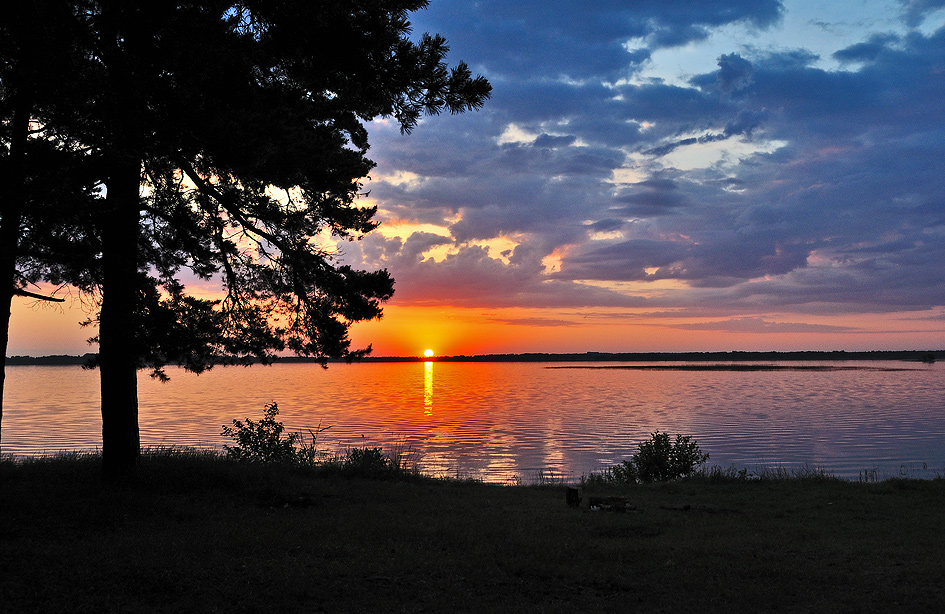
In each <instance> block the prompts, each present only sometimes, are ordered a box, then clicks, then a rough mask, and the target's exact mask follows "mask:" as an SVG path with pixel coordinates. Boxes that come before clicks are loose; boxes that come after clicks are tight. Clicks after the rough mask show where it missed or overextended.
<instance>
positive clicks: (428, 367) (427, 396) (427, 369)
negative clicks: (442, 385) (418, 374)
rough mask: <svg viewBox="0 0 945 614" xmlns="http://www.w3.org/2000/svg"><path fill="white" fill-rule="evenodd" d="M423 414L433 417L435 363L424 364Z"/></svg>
mask: <svg viewBox="0 0 945 614" xmlns="http://www.w3.org/2000/svg"><path fill="white" fill-rule="evenodd" d="M423 413H424V414H425V415H427V416H432V415H433V362H432V361H429V360H428V361H427V362H425V363H423Z"/></svg>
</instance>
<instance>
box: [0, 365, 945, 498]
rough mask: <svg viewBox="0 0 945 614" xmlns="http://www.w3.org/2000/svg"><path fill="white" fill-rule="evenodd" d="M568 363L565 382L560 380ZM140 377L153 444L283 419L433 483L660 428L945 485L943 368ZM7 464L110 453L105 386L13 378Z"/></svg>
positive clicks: (569, 460) (587, 368)
mask: <svg viewBox="0 0 945 614" xmlns="http://www.w3.org/2000/svg"><path fill="white" fill-rule="evenodd" d="M562 367H565V368H562ZM169 373H170V375H171V381H170V383H167V384H161V383H160V382H157V381H154V380H151V379H150V378H148V376H147V374H146V373H141V375H140V380H139V404H140V426H141V439H142V443H143V444H144V445H146V446H198V447H215V448H219V447H220V446H221V445H222V444H223V443H225V442H224V440H223V439H222V437H221V436H220V430H221V427H222V426H223V425H224V424H229V423H230V422H231V420H233V419H234V418H239V419H242V418H245V417H251V418H258V417H261V415H262V411H263V407H264V405H265V404H266V403H269V402H271V401H276V402H277V403H278V404H279V408H280V410H281V414H280V418H281V419H282V420H283V422H285V424H286V426H287V427H288V428H290V429H292V430H300V431H302V432H303V433H307V430H308V429H312V430H315V429H316V427H318V426H319V425H320V426H321V427H322V428H324V427H326V426H330V427H331V428H330V429H328V430H326V431H323V432H321V433H320V434H319V443H320V445H321V446H324V447H325V449H327V450H338V449H344V448H346V447H353V446H365V445H380V446H383V447H385V448H390V447H394V446H399V447H402V448H406V449H408V450H409V451H410V453H411V454H412V455H413V456H414V458H415V459H416V460H417V461H418V462H419V463H420V465H421V467H422V469H423V470H424V471H425V472H427V473H429V474H433V475H451V476H456V475H459V476H471V477H478V478H482V479H485V480H487V481H494V482H507V481H510V480H516V479H521V480H524V481H530V480H533V479H535V477H536V476H537V475H538V473H539V472H542V474H543V475H545V476H548V475H554V476H560V477H564V478H566V479H576V478H579V477H580V476H581V475H582V474H584V473H588V472H590V471H593V470H595V469H598V468H600V467H603V466H608V465H611V464H614V463H617V462H619V461H621V460H623V459H625V458H627V457H628V456H629V455H630V454H632V453H633V451H634V450H635V448H636V444H637V443H638V442H640V441H643V440H645V439H647V438H648V436H649V433H650V432H652V431H654V430H657V429H659V430H662V431H668V432H670V433H682V434H688V435H692V436H693V438H694V439H695V440H696V441H698V442H699V444H700V445H701V447H702V448H703V450H704V451H706V452H709V454H710V455H711V459H710V464H717V465H721V466H725V467H728V466H730V465H734V466H736V467H739V468H741V467H747V468H749V469H751V468H759V467H773V466H783V467H787V468H794V467H800V466H804V465H809V466H814V467H821V468H824V469H826V470H827V471H830V472H832V473H834V474H837V475H840V476H842V477H847V478H854V479H855V478H857V477H858V476H859V475H860V474H861V473H864V472H872V473H873V475H876V476H878V477H889V476H898V475H906V476H909V477H935V476H936V475H945V366H943V364H942V363H941V362H939V363H935V364H923V363H920V362H904V361H882V360H869V361H817V362H805V361H800V360H791V361H769V362H759V361H753V362H698V361H679V362H659V363H651V362H646V363H644V362H587V361H580V362H560V361H558V362H426V363H424V362H391V363H387V362H373V363H363V364H353V365H347V364H332V365H330V367H329V368H328V369H327V370H324V369H321V368H320V367H319V366H317V365H315V364H306V363H291V364H277V365H274V366H271V367H263V366H253V367H249V368H243V367H228V368H216V369H214V370H212V371H210V372H209V373H205V374H203V375H200V376H195V375H193V374H188V373H185V372H184V371H182V370H178V369H170V370H169ZM6 386H7V391H6V398H5V401H4V415H3V424H2V428H3V439H2V445H3V449H2V451H3V453H4V454H17V455H26V454H42V453H50V452H56V451H59V450H73V449H95V448H97V447H98V446H100V442H101V435H100V430H101V423H100V418H99V409H98V404H99V392H98V374H97V373H96V372H94V371H85V370H82V369H81V368H79V367H78V366H11V367H9V368H8V369H7V384H6Z"/></svg>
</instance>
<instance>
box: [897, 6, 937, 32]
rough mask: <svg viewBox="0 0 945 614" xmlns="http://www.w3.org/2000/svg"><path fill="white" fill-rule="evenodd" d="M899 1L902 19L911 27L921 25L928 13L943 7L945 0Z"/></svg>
mask: <svg viewBox="0 0 945 614" xmlns="http://www.w3.org/2000/svg"><path fill="white" fill-rule="evenodd" d="M899 3H900V4H902V16H903V20H904V21H905V22H906V25H908V26H909V27H911V28H915V27H917V26H919V25H921V23H922V22H923V21H925V18H926V16H927V15H928V14H929V13H931V12H933V11H937V10H938V9H940V8H942V7H945V0H899Z"/></svg>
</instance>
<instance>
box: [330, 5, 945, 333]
mask: <svg viewBox="0 0 945 614" xmlns="http://www.w3.org/2000/svg"><path fill="white" fill-rule="evenodd" d="M943 9H945V0H915V1H912V0H908V1H903V0H900V1H898V2H896V1H886V2H882V1H873V0H864V1H860V0H851V1H847V2H835V3H823V2H806V1H797V2H791V1H783V2H778V1H776V0H735V1H699V2H687V1H683V0H676V1H672V0H669V1H668V0H652V1H634V2H619V1H601V2H594V3H578V2H554V1H547V0H543V1H540V2H532V1H520V2H514V3H513V2H504V1H482V2H461V1H454V0H433V1H432V2H431V5H430V7H429V9H427V10H425V11H421V12H418V13H416V14H414V17H413V20H412V21H413V23H414V28H415V32H417V33H420V32H424V31H430V32H439V33H441V34H443V35H444V36H445V37H446V38H447V39H448V40H449V41H450V45H451V53H450V59H451V61H453V62H455V61H457V60H460V59H462V60H464V61H466V62H467V63H468V64H469V65H470V67H471V68H472V69H473V72H478V73H481V74H483V75H485V76H486V77H488V78H489V79H490V81H491V82H492V84H493V87H494V95H493V98H492V100H490V101H489V102H488V103H487V105H486V107H485V108H484V109H483V110H482V111H481V112H478V113H471V114H466V115H462V116H456V117H435V118H430V119H428V120H425V121H424V122H423V123H422V124H421V125H420V126H419V127H418V128H417V129H416V130H415V132H414V133H413V134H411V135H408V136H402V135H400V134H399V132H398V131H397V130H396V127H395V126H393V125H391V124H389V123H387V122H376V123H375V124H374V125H373V126H372V130H371V135H372V149H371V156H372V158H373V159H374V160H375V161H377V162H378V167H377V169H375V172H374V173H372V180H371V181H370V182H369V183H368V184H367V186H366V188H367V189H368V190H370V197H369V200H370V201H371V202H373V203H375V204H377V205H378V206H379V207H380V210H381V219H383V220H384V221H385V224H384V226H382V229H381V231H380V232H378V233H375V234H374V235H372V236H368V237H366V238H365V239H364V240H363V241H362V242H360V243H357V244H353V245H350V246H344V247H343V251H344V253H345V255H346V258H347V259H348V260H349V261H351V262H354V263H357V264H359V265H363V266H368V267H386V268H388V269H389V270H391V272H392V273H393V274H394V277H395V279H396V280H397V295H396V296H395V298H394V300H393V302H392V305H395V306H405V307H406V306H436V305H442V306H444V307H445V306H450V307H462V308H470V309H480V310H481V309H490V308H495V309H500V310H501V309H525V310H533V311H530V312H528V313H527V314H526V313H524V312H523V313H522V314H521V316H520V320H521V323H522V324H523V325H525V324H526V323H530V324H531V325H540V324H541V323H542V321H543V320H547V322H556V323H569V322H570V323H574V322H575V321H576V320H575V318H577V317H578V316H579V315H581V317H586V316H587V315H588V314H592V315H595V316H596V317H599V318H601V320H600V321H604V319H606V318H611V319H614V318H622V319H623V321H631V320H634V319H637V320H639V319H641V318H646V319H647V320H648V321H650V322H653V321H656V320H657V319H659V318H664V319H665V321H666V322H669V321H670V320H672V324H671V326H673V327H675V328H676V329H677V330H689V331H708V330H720V331H723V330H727V331H731V332H740V333H751V332H754V333H758V334H764V333H769V332H784V333H789V332H794V333H811V334H814V333H837V334H841V333H844V332H850V333H866V332H870V331H872V332H876V333H878V334H885V335H890V334H892V333H894V332H896V331H899V332H903V333H905V332H908V331H911V333H917V332H921V331H925V332H928V333H929V334H930V337H929V338H930V339H932V340H941V341H942V342H943V343H940V345H945V336H943V335H942V329H943V328H945V311H943V305H945V275H943V273H945V122H943V120H945V103H943V101H945V29H942V25H943V23H945V10H943ZM534 310H538V311H534ZM506 319H507V320H510V321H511V320H514V319H515V318H514V317H511V316H510V317H509V318H506ZM526 320H527V322H526ZM614 321H615V320H614ZM870 322H872V324H870ZM871 327H872V328H871ZM911 333H910V334H911ZM907 338H908V336H906V337H903V338H902V342H896V340H895V339H894V338H892V337H888V336H887V337H884V338H883V339H881V340H880V339H879V338H878V337H876V338H874V339H875V340H876V343H874V344H873V345H879V346H888V345H893V346H897V345H900V346H911V345H914V343H913V342H912V341H911V340H908V341H907ZM908 339H911V338H908ZM863 344H866V345H869V342H868V341H865V340H864V341H862V342H861V343H860V345H863ZM840 345H842V344H840Z"/></svg>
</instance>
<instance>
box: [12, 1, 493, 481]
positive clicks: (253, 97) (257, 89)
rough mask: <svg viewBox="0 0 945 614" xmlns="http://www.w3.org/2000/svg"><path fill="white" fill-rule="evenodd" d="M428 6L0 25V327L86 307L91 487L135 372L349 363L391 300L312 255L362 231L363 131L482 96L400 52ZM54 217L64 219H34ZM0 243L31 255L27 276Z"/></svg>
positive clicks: (32, 17)
mask: <svg viewBox="0 0 945 614" xmlns="http://www.w3.org/2000/svg"><path fill="white" fill-rule="evenodd" d="M426 4H427V2H426V1H425V0H408V1H406V2H405V1H400V0H380V1H377V0H343V1H342V0H332V1H327V2H309V1H307V0H294V1H290V2H271V1H268V0H261V1H259V2H249V3H236V4H234V3H232V2H228V1H225V0H224V1H219V2H217V1H215V0H207V1H202V2H193V3H166V2H117V1H102V2H82V1H67V2H50V1H46V0H43V1H39V2H31V3H27V4H24V5H22V6H19V5H17V8H16V9H14V8H11V10H10V11H8V12H7V15H6V18H5V19H4V20H3V22H2V24H0V115H2V117H0V120H2V121H0V124H2V126H3V130H0V163H2V164H3V166H4V170H5V174H4V176H5V177H8V178H10V179H11V181H4V182H3V185H2V186H0V189H3V190H4V193H3V194H0V196H2V198H0V207H2V210H0V222H2V228H0V233H2V236H3V240H2V242H0V243H2V244H0V286H2V291H0V303H3V305H5V306H6V307H5V308H4V309H0V311H3V312H6V313H8V312H9V309H8V307H9V300H10V296H11V294H10V292H11V291H12V290H13V289H14V286H17V287H19V286H21V285H22V284H24V283H26V282H27V281H33V280H47V281H54V282H56V283H69V284H74V285H75V286H76V287H78V288H80V289H81V290H82V291H85V292H89V293H92V294H93V295H94V297H95V300H94V301H93V306H95V307H100V308H99V309H98V311H97V313H93V315H92V317H91V318H90V323H92V324H97V328H98V330H97V335H96V337H95V338H94V341H96V342H97V343H98V347H99V352H98V357H97V360H96V365H97V366H98V367H99V369H100V374H101V378H102V386H101V390H102V423H103V424H102V458H103V468H104V469H105V474H106V477H109V478H115V477H117V476H120V475H121V474H123V473H125V472H128V471H131V470H132V469H133V468H134V466H135V465H136V463H137V459H138V455H139V448H140V445H139V437H138V426H137V422H138V421H137V417H138V413H137V411H138V410H137V394H136V392H137V389H136V384H137V379H136V371H137V370H138V369H139V368H144V367H149V368H152V369H153V373H154V374H155V376H157V377H161V378H163V377H166V373H165V372H164V371H163V369H162V368H163V367H164V366H165V365H167V364H172V363H176V364H180V365H182V366H184V367H186V368H188V369H190V370H193V371H197V372H199V371H202V370H204V369H207V368H210V367H211V366H213V365H214V364H218V363H220V362H234V361H235V362H247V361H253V360H258V361H263V362H266V361H269V360H271V359H272V358H273V357H274V356H275V353H276V352H279V351H282V350H291V351H293V352H296V353H298V354H302V355H306V356H310V357H313V358H314V359H316V360H318V361H320V362H322V363H323V364H324V362H326V361H327V359H329V358H346V359H355V358H358V357H360V356H363V355H364V354H366V353H367V352H368V351H369V350H370V348H369V347H368V348H360V349H357V348H351V347H350V339H349V337H348V328H349V326H350V325H351V324H352V323H354V322H359V321H363V320H370V319H373V318H377V317H379V316H380V314H381V306H380V304H381V303H382V302H383V301H385V300H387V299H388V298H390V296H391V295H392V293H393V280H392V279H391V277H390V275H389V274H388V272H387V271H360V270H356V269H353V268H352V267H350V266H346V265H343V264H341V263H340V262H339V261H338V260H337V258H335V257H334V255H333V253H332V250H327V249H325V248H324V245H323V242H322V241H320V240H316V239H317V238H318V237H322V236H324V235H325V234H330V235H331V236H332V237H333V238H334V239H337V240H356V239H358V238H360V237H362V236H363V235H364V234H366V233H368V232H370V231H371V230H373V229H374V228H375V227H376V226H377V222H376V221H374V220H373V217H374V215H375V213H376V208H375V207H365V206H361V203H360V202H358V199H359V198H360V196H361V195H362V191H363V190H362V182H363V180H364V178H365V177H366V176H367V175H368V173H369V172H370V170H371V168H372V167H373V166H374V163H373V162H372V161H371V160H370V159H369V158H368V157H367V151H368V148H369V143H368V132H367V129H366V128H365V123H366V122H369V121H371V120H373V119H376V118H381V117H384V118H390V119H391V120H392V121H394V122H395V124H396V125H398V126H399V127H400V128H401V130H402V131H403V132H405V133H406V132H410V131H411V130H412V129H413V128H414V127H416V126H417V124H418V122H419V120H420V119H421V117H423V116H424V115H435V114H438V113H440V112H441V111H449V112H450V113H462V112H465V111H469V110H473V109H478V108H480V107H481V106H482V105H483V103H484V102H485V101H486V99H487V98H488V97H489V95H490V91H491V86H490V85H489V83H488V81H486V79H485V78H483V77H474V76H473V75H472V73H471V72H470V70H469V68H468V67H467V66H466V65H465V64H463V63H462V62H460V63H458V64H456V65H455V66H452V67H450V66H448V65H447V63H446V54H447V51H448V46H447V44H446V40H445V39H444V38H443V37H441V36H438V35H430V34H421V35H420V36H418V37H413V35H412V33H411V27H410V22H409V19H408V17H409V15H410V13H411V12H412V11H415V10H418V9H421V8H424V7H425V6H426ZM8 128H11V129H8ZM27 145H35V146H36V147H32V149H30V148H29V147H27ZM40 149H42V151H39V150H40ZM47 150H51V151H47ZM72 154H78V155H72ZM73 158H75V159H79V160H81V161H83V162H87V164H86V165H85V166H83V170H84V172H83V173H81V174H80V175H79V179H80V180H78V181H76V182H74V183H75V185H74V189H73V190H71V191H70V192H68V193H66V194H60V193H56V194H54V195H52V196H50V195H49V194H47V192H48V191H49V190H48V186H49V185H56V186H58V187H59V188H61V189H62V190H65V188H66V186H73V182H71V181H67V180H66V178H67V174H66V173H63V172H60V171H61V169H62V168H63V164H61V163H60V162H61V161H62V160H63V159H65V161H66V162H70V163H71V161H72V160H73ZM57 173H58V177H57ZM50 177H57V179H58V181H45V182H44V181H41V180H37V179H38V178H39V179H42V178H46V179H48V178H50ZM88 186H93V187H94V188H95V189H94V190H89V189H88ZM53 196H54V197H55V198H53ZM52 200H55V201H56V202H63V203H69V204H70V205H71V206H69V207H65V208H62V209H61V211H60V210H59V209H55V208H48V207H43V206H39V205H45V204H47V202H46V201H52ZM34 204H36V205H37V206H36V207H34V206H33V205H34ZM57 211H60V213H63V215H56V212H57ZM47 227H48V228H50V232H45V233H34V232H33V229H34V228H41V229H46V228H47ZM14 239H23V241H27V240H29V241H32V240H33V239H36V241H32V242H31V243H29V245H30V247H31V250H30V252H29V254H28V256H29V259H25V256H24V254H25V252H24V251H23V250H22V249H18V246H20V247H23V246H24V245H25V243H19V242H18V241H17V240H14ZM54 239H55V240H54ZM60 239H62V240H60ZM33 247H35V248H36V249H32V248H33ZM185 272H186V273H188V274H192V275H194V276H196V277H198V278H201V279H218V280H221V281H222V289H223V290H224V291H225V297H224V298H223V299H222V300H219V301H212V300H204V299H199V298H196V297H194V296H190V295H188V294H187V292H186V289H185V287H184V284H183V282H182V281H181V279H182V278H183V276H184V273H185ZM0 326H3V327H4V329H5V320H3V321H0ZM0 337H2V338H0V346H3V347H0V350H4V354H5V344H4V343H2V340H3V339H5V338H6V337H5V336H2V335H0ZM0 384H2V379H0Z"/></svg>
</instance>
